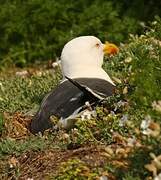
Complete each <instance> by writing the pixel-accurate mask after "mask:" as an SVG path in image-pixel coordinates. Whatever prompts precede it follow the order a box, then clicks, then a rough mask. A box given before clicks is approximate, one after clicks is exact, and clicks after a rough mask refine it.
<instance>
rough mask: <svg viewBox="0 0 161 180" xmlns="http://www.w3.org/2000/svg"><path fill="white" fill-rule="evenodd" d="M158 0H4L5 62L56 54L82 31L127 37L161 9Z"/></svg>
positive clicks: (0, 47) (0, 57)
mask: <svg viewBox="0 0 161 180" xmlns="http://www.w3.org/2000/svg"><path fill="white" fill-rule="evenodd" d="M157 1H158V2H157ZM157 1H155V2H154V1H153V0H149V1H148V2H147V1H145V0H135V1H130V2H128V1H125V0H124V1H118V0H114V1H112V0H108V1H104V0H94V1H93V0H86V1H84V0H79V1H75V0H60V1H56V0H52V1H51V0H45V1H43V0H26V1H20V0H7V1H1V4H0V24H1V27H0V32H1V34H0V52H1V53H0V68H1V69H2V68H3V67H4V66H9V65H11V64H16V65H17V66H20V67H22V66H26V65H28V64H32V63H33V62H35V61H41V62H43V61H44V60H49V59H54V60H55V58H56V57H59V56H60V51H61V49H62V47H63V46H64V44H65V43H66V42H67V41H69V40H70V39H71V38H74V37H76V36H80V35H95V36H97V37H99V38H100V39H101V40H102V41H105V40H109V41H114V42H117V43H120V42H123V41H126V40H127V39H128V36H129V33H139V34H141V32H143V31H144V29H145V30H146V29H147V23H146V22H148V21H151V20H153V19H154V16H155V15H158V16H159V15H161V11H160V8H161V4H160V1H159V0H157ZM143 9H144V11H143ZM142 27H143V28H142Z"/></svg>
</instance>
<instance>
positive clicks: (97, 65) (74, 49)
mask: <svg viewBox="0 0 161 180" xmlns="http://www.w3.org/2000/svg"><path fill="white" fill-rule="evenodd" d="M108 47H109V48H111V46H109V44H108V46H107V43H106V44H103V43H102V42H101V41H100V40H99V39H98V38H96V37H94V36H81V37H77V38H75V39H72V40H71V41H69V42H68V43H67V44H66V45H65V46H64V48H63V50H62V54H61V64H62V71H63V74H64V75H65V76H68V77H71V78H75V77H94V76H96V77H97V76H99V74H100V71H103V69H102V64H103V57H104V54H105V53H107V54H112V53H113V52H114V51H110V50H109V48H108ZM98 78H99V77H98Z"/></svg>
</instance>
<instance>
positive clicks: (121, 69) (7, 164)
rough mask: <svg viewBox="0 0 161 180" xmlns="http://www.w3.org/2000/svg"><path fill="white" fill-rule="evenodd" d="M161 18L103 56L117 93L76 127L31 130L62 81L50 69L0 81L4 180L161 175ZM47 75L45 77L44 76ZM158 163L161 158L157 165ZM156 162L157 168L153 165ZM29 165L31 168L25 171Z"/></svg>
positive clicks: (128, 178) (138, 178)
mask: <svg viewBox="0 0 161 180" xmlns="http://www.w3.org/2000/svg"><path fill="white" fill-rule="evenodd" d="M160 29H161V20H160V19H159V18H157V21H156V22H154V23H153V25H152V29H151V30H150V31H148V32H146V33H145V34H144V35H141V36H134V35H131V38H130V40H129V43H128V44H123V45H121V47H120V52H119V53H118V55H116V56H113V57H108V58H106V59H105V63H104V69H105V70H106V71H107V72H108V73H109V74H110V76H111V77H112V79H113V80H114V81H115V83H116V86H117V91H116V94H115V96H113V97H111V98H108V99H107V100H106V101H105V102H104V103H103V104H102V105H100V106H98V107H97V108H96V116H94V117H91V118H90V120H87V119H86V118H85V120H84V121H82V120H81V119H80V118H78V120H77V122H76V124H75V127H74V129H71V130H68V131H64V130H59V131H56V132H50V130H49V131H46V132H45V133H44V135H43V136H42V135H41V134H39V135H37V136H33V135H31V134H30V132H29V131H28V129H27V127H28V124H29V123H30V121H31V119H32V115H33V114H34V113H35V110H37V108H38V105H39V104H40V102H41V100H42V98H43V97H44V95H45V94H46V93H47V92H48V91H50V90H51V89H52V88H54V87H55V86H56V85H57V84H58V82H59V80H60V76H61V75H60V73H59V70H58V71H55V75H54V76H53V72H51V71H50V70H46V69H45V68H43V69H40V70H35V71H34V72H33V73H32V74H27V75H26V76H23V77H21V76H20V77H19V76H17V75H16V72H15V71H16V69H15V71H13V70H12V72H9V74H12V76H9V75H8V74H7V73H5V74H4V73H3V74H2V77H1V78H0V113H1V114H0V134H1V139H0V179H2V178H3V179H9V178H25V179H27V178H34V179H36V178H37V179H39V178H40V177H41V178H44V179H45V178H47V179H71V178H73V179H77V178H78V176H79V179H98V178H100V177H102V178H103V177H104V178H105V177H108V178H109V179H123V180H132V179H136V180H142V179H145V178H154V177H156V176H157V175H159V173H160V163H161V161H160V155H161V146H160V142H161V121H160V115H161V102H160V101H161V73H160V71H161V41H160V39H161V32H160ZM42 71H43V72H42ZM154 159H155V161H154ZM155 162H157V164H156V163H155ZM26 164H27V166H26Z"/></svg>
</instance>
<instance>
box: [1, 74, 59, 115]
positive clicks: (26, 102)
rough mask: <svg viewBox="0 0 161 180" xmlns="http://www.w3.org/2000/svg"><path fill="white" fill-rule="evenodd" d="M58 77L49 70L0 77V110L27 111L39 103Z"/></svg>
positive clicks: (55, 83) (56, 82) (54, 84)
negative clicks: (28, 75) (30, 74)
mask: <svg viewBox="0 0 161 180" xmlns="http://www.w3.org/2000/svg"><path fill="white" fill-rule="evenodd" d="M59 79H60V75H59V74H58V73H57V75H55V76H53V74H51V73H50V72H46V73H42V75H32V76H31V77H17V76H13V77H11V78H8V79H6V78H3V79H0V83H1V86H0V112H4V111H5V112H15V111H27V110H31V109H33V108H34V107H35V106H37V105H39V104H40V102H41V100H42V98H43V97H44V96H45V94H46V93H48V92H49V91H50V90H51V89H52V88H54V87H55V86H56V85H57V84H58V81H59Z"/></svg>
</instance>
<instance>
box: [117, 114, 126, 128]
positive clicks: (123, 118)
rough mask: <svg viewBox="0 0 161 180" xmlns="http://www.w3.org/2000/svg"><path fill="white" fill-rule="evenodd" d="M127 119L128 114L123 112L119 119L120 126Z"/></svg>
mask: <svg viewBox="0 0 161 180" xmlns="http://www.w3.org/2000/svg"><path fill="white" fill-rule="evenodd" d="M127 121H128V114H124V115H123V116H122V118H121V119H120V121H119V126H121V127H122V126H124V125H125V123H126V122H127Z"/></svg>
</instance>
